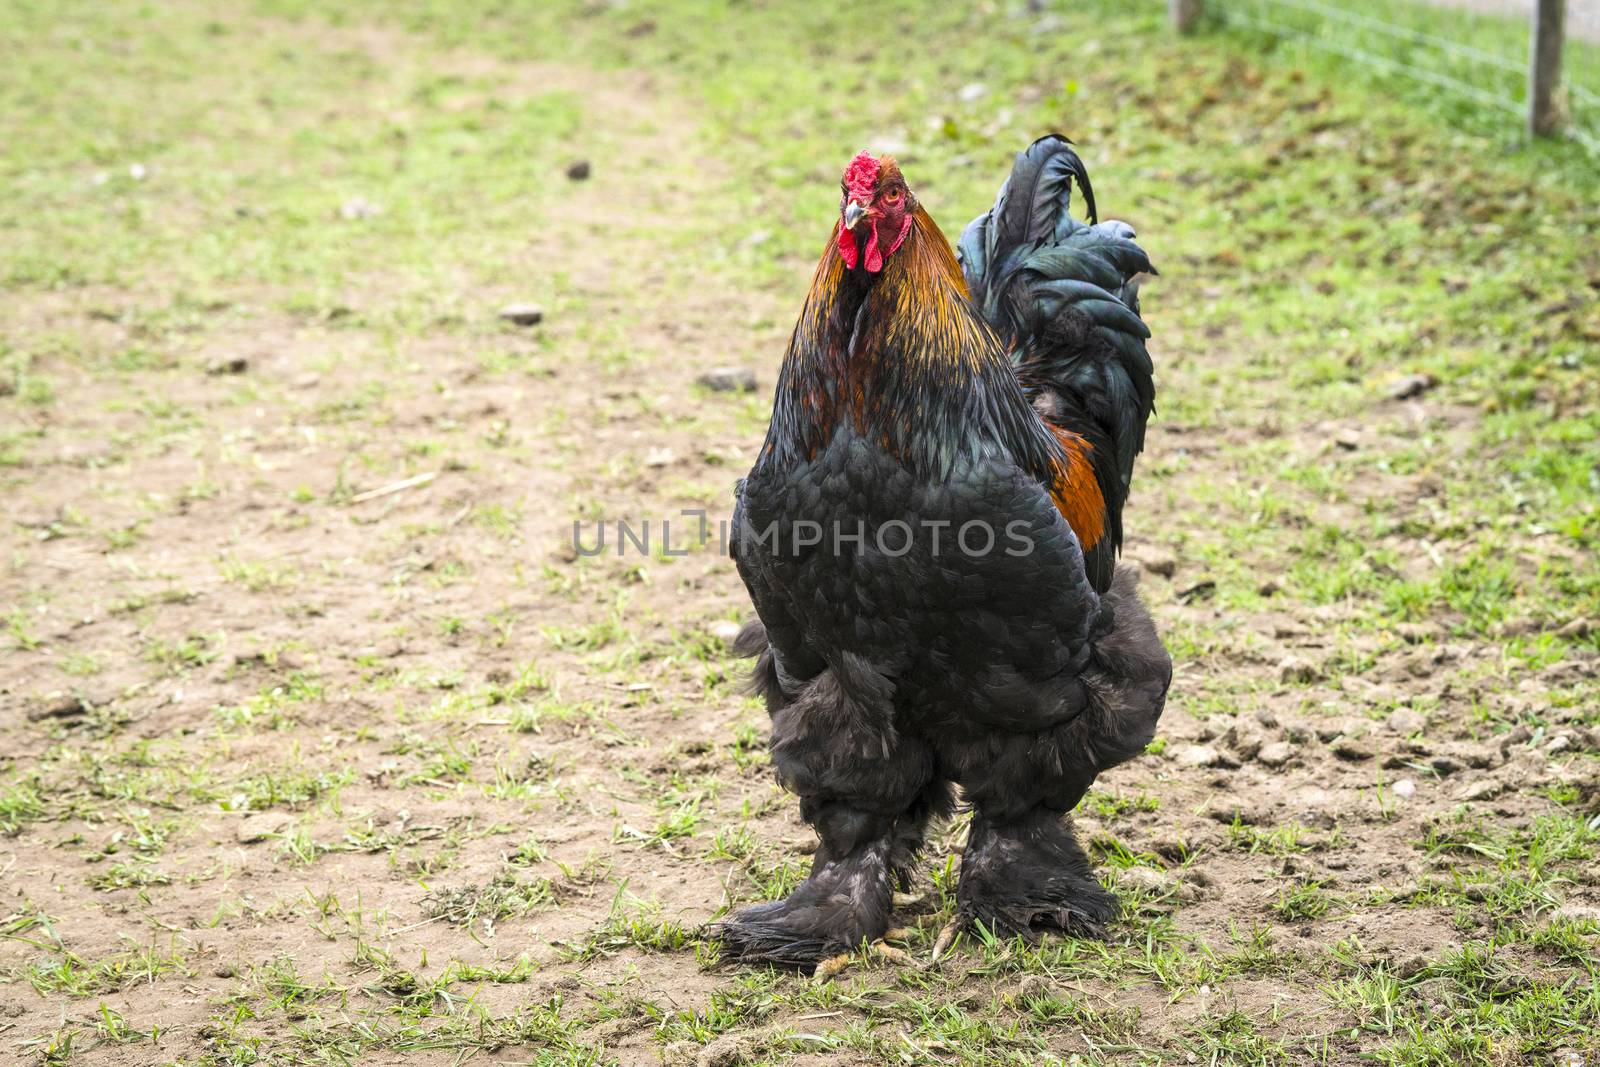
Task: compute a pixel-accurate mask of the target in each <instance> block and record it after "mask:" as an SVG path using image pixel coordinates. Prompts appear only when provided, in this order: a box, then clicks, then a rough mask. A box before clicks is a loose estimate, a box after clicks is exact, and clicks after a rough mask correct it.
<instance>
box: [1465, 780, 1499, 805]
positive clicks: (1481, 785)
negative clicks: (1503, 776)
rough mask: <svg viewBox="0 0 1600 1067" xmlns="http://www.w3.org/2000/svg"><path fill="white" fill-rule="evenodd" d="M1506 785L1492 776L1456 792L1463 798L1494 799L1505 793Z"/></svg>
mask: <svg viewBox="0 0 1600 1067" xmlns="http://www.w3.org/2000/svg"><path fill="white" fill-rule="evenodd" d="M1505 790H1506V787H1505V786H1504V785H1503V784H1502V783H1500V782H1497V781H1495V780H1494V779H1492V778H1484V779H1481V780H1479V781H1476V782H1472V783H1471V784H1469V785H1468V786H1467V787H1466V788H1465V789H1463V790H1461V791H1460V792H1459V793H1457V794H1456V796H1457V797H1458V798H1460V799H1461V800H1492V799H1493V798H1495V797H1497V796H1499V795H1500V794H1501V793H1504V792H1505Z"/></svg>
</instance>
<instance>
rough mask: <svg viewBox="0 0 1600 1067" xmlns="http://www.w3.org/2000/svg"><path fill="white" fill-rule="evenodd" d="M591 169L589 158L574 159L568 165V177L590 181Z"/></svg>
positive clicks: (580, 180) (579, 180)
mask: <svg viewBox="0 0 1600 1067" xmlns="http://www.w3.org/2000/svg"><path fill="white" fill-rule="evenodd" d="M590 170H591V168H590V166H589V161H588V160H587V159H578V160H574V161H573V162H572V163H570V164H568V166H567V177H568V178H570V179H572V180H573V181H575V182H584V181H588V180H589V173H590Z"/></svg>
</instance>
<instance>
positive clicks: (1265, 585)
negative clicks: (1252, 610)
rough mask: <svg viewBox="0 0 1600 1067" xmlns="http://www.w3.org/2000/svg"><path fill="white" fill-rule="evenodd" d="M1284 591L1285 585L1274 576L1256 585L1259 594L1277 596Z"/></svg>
mask: <svg viewBox="0 0 1600 1067" xmlns="http://www.w3.org/2000/svg"><path fill="white" fill-rule="evenodd" d="M1282 591H1283V587H1282V586H1281V585H1279V584H1278V583H1277V581H1276V580H1274V579H1272V578H1268V579H1267V580H1266V581H1264V582H1262V583H1261V584H1260V585H1258V586H1256V595H1257V596H1277V595H1278V594H1279V593H1281V592H1282Z"/></svg>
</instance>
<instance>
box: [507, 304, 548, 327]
mask: <svg viewBox="0 0 1600 1067" xmlns="http://www.w3.org/2000/svg"><path fill="white" fill-rule="evenodd" d="M500 319H501V321H502V322H509V323H511V324H512V325H513V326H537V325H539V323H541V322H543V321H544V308H542V307H540V306H539V305H538V304H507V305H506V306H505V307H503V308H501V309H500Z"/></svg>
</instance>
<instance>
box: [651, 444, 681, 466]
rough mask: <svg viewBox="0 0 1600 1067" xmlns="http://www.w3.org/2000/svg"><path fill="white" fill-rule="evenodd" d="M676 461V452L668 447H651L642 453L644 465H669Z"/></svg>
mask: <svg viewBox="0 0 1600 1067" xmlns="http://www.w3.org/2000/svg"><path fill="white" fill-rule="evenodd" d="M676 462H678V454H677V453H676V452H674V451H673V450H672V449H670V448H652V449H651V450H650V451H648V452H646V453H645V454H644V465H645V466H646V467H670V466H672V465H673V464H674V463H676Z"/></svg>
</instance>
